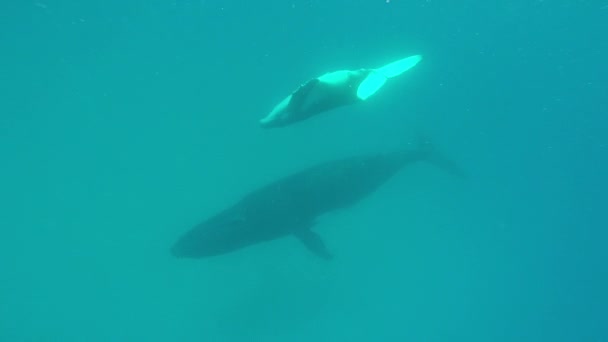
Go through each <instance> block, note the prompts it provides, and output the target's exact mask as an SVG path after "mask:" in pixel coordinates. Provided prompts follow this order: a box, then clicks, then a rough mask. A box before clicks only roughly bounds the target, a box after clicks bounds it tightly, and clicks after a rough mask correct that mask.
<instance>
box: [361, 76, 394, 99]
mask: <svg viewBox="0 0 608 342" xmlns="http://www.w3.org/2000/svg"><path fill="white" fill-rule="evenodd" d="M386 80H387V78H386V77H385V76H384V75H382V74H381V73H378V72H376V71H372V72H370V73H369V75H368V76H367V77H366V78H365V79H364V80H363V82H361V84H359V87H358V88H357V97H358V98H359V99H361V100H367V98H368V97H370V96H372V95H374V94H375V93H376V92H377V91H378V89H380V87H382V86H383V85H384V83H386Z"/></svg>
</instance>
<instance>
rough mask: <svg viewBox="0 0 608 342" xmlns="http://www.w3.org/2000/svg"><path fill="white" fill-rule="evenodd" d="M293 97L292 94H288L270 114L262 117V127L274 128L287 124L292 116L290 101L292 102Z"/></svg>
mask: <svg viewBox="0 0 608 342" xmlns="http://www.w3.org/2000/svg"><path fill="white" fill-rule="evenodd" d="M291 97H292V95H289V96H287V97H286V98H285V99H283V101H281V102H280V103H279V104H278V105H276V106H275V107H274V108H273V109H272V111H271V112H270V113H269V114H268V115H266V116H265V117H264V118H262V119H260V126H261V127H262V128H273V127H281V126H284V125H286V124H287V123H288V120H289V116H290V115H289V114H290V113H289V103H290V102H291Z"/></svg>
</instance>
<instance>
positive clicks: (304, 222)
mask: <svg viewBox="0 0 608 342" xmlns="http://www.w3.org/2000/svg"><path fill="white" fill-rule="evenodd" d="M418 161H427V162H429V163H431V164H433V165H436V166H438V167H440V168H442V169H444V170H446V171H448V172H450V173H451V174H453V175H456V176H464V173H463V172H462V171H461V170H460V169H459V168H458V167H457V166H456V164H454V163H453V162H451V161H449V160H447V159H446V158H444V157H443V156H441V155H440V154H439V153H438V152H437V151H436V150H435V149H434V148H433V147H432V145H431V144H430V143H428V142H423V143H420V144H418V147H417V148H414V149H411V148H408V149H401V150H397V151H393V152H390V153H381V154H375V155H365V156H354V157H350V158H344V159H340V160H334V161H329V162H324V163H321V164H318V165H315V166H312V167H310V168H308V169H305V170H302V171H300V172H296V173H294V174H291V175H289V176H287V177H285V178H282V179H279V180H278V181H275V182H273V183H270V184H268V185H266V186H263V187H261V188H259V189H257V190H255V191H253V192H251V193H249V194H247V195H246V196H244V197H243V198H242V199H241V200H240V201H238V202H237V203H236V204H234V205H233V206H231V207H229V208H227V209H225V210H223V211H221V212H219V213H218V214H216V215H215V216H212V217H210V218H209V219H208V220H206V221H204V222H202V223H200V224H198V225H196V226H194V227H193V228H191V229H190V230H189V231H186V232H185V234H183V235H182V236H181V237H179V238H178V240H177V242H175V244H174V245H173V246H172V248H171V253H172V254H173V256H175V257H179V258H205V257H212V256H218V255H221V254H225V253H230V252H235V251H237V250H240V249H243V248H246V247H248V246H252V245H256V244H259V243H262V242H267V241H271V240H275V239H278V238H282V237H287V236H293V237H295V238H297V239H299V240H300V241H301V242H302V243H303V245H304V246H305V247H306V248H307V249H308V250H309V251H311V252H312V253H314V254H315V255H317V256H319V257H321V258H324V259H331V258H332V254H331V253H330V251H329V250H328V248H327V247H326V245H325V243H324V242H323V240H322V238H321V237H320V236H319V235H318V234H317V233H315V232H314V231H313V230H312V228H313V227H314V226H315V224H316V221H317V218H318V217H319V216H321V215H323V214H325V213H328V212H330V211H334V210H337V209H341V208H346V207H349V206H351V205H353V204H354V203H356V202H358V201H360V200H361V199H363V198H365V197H366V196H368V195H369V194H371V193H372V192H374V191H375V190H376V189H378V188H379V187H380V186H381V185H382V184H384V183H385V182H386V181H388V180H389V179H390V178H391V177H392V176H393V175H395V174H396V173H397V172H398V171H399V170H400V169H401V168H403V167H404V166H406V165H409V164H411V163H415V162H418Z"/></svg>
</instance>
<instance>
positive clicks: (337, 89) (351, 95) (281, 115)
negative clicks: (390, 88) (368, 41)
mask: <svg viewBox="0 0 608 342" xmlns="http://www.w3.org/2000/svg"><path fill="white" fill-rule="evenodd" d="M421 59H422V56H420V55H413V56H410V57H407V58H403V59H400V60H397V61H394V62H392V63H389V64H387V65H384V66H382V67H380V68H376V69H370V68H363V69H358V70H338V71H333V72H329V73H326V74H323V75H321V76H320V77H317V78H313V79H311V80H309V81H307V82H306V83H304V84H302V85H300V87H298V88H297V89H296V90H295V91H294V92H293V93H291V94H290V95H289V96H287V97H286V98H284V99H283V100H282V101H281V102H279V104H277V105H276V106H275V107H274V108H273V109H272V111H271V112H270V113H269V114H268V115H267V116H266V117H264V118H262V119H261V120H260V125H261V127H263V128H272V127H283V126H287V125H291V124H294V123H296V122H299V121H302V120H306V119H308V118H310V117H312V116H314V115H317V114H320V113H322V112H326V111H330V110H332V109H335V108H338V107H342V106H347V105H351V104H354V103H357V102H360V101H365V100H367V99H368V98H369V97H370V96H372V95H373V94H375V93H376V92H377V91H378V90H379V89H380V88H381V87H382V86H383V85H384V84H385V83H386V81H387V80H388V79H389V78H393V77H396V76H398V75H401V74H402V73H404V72H405V71H407V70H409V69H411V68H413V67H414V66H415V65H416V64H418V62H420V60H421Z"/></svg>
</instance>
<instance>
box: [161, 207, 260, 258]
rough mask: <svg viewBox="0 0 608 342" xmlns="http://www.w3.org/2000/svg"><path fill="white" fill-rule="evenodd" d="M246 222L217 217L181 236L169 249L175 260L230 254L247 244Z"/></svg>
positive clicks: (222, 216)
mask: <svg viewBox="0 0 608 342" xmlns="http://www.w3.org/2000/svg"><path fill="white" fill-rule="evenodd" d="M247 227H248V223H247V221H246V220H244V219H242V218H240V217H236V216H232V215H218V216H216V217H214V218H211V219H209V220H207V221H205V222H203V223H201V224H199V225H197V226H195V227H194V228H192V229H191V230H190V231H188V232H186V233H185V234H184V235H182V236H181V237H180V238H179V239H178V240H177V241H176V242H175V243H174V244H173V246H172V247H171V254H172V255H173V256H174V257H176V258H191V259H195V258H205V257H211V256H215V255H220V254H224V253H228V252H231V251H233V250H236V249H239V248H241V247H243V246H244V245H247V244H248V238H247V234H246V232H247V231H248V230H249V229H248V228H247Z"/></svg>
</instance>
